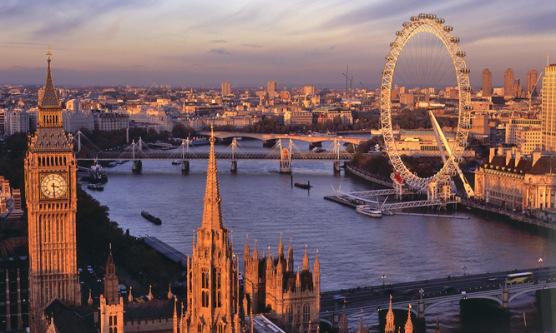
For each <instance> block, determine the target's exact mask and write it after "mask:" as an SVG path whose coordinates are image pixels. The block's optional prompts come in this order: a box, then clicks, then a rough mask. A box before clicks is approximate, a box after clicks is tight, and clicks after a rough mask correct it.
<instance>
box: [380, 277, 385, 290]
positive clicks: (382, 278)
mask: <svg viewBox="0 0 556 333" xmlns="http://www.w3.org/2000/svg"><path fill="white" fill-rule="evenodd" d="M380 279H381V280H382V288H384V280H386V274H382V275H381V276H380Z"/></svg>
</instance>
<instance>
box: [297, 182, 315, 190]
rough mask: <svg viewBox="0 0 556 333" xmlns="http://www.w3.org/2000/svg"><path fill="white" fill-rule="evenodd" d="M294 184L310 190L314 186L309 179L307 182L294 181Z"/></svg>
mask: <svg viewBox="0 0 556 333" xmlns="http://www.w3.org/2000/svg"><path fill="white" fill-rule="evenodd" d="M293 186H295V187H297V188H301V189H304V190H310V189H311V187H313V186H312V185H311V182H310V181H307V183H294V184H293Z"/></svg>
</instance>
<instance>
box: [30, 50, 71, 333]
mask: <svg viewBox="0 0 556 333" xmlns="http://www.w3.org/2000/svg"><path fill="white" fill-rule="evenodd" d="M50 63H51V59H50V56H49V57H48V70H47V75H46V83H45V86H44V94H43V96H42V98H41V99H40V101H39V118H38V128H37V131H36V133H35V134H34V135H33V136H31V137H30V138H29V142H28V149H27V156H26V158H25V193H26V203H27V219H28V241H29V288H30V297H29V299H30V311H29V316H30V328H31V332H36V333H43V332H45V331H46V330H47V326H46V321H45V320H44V310H45V308H46V306H47V305H48V304H49V303H50V302H52V301H53V300H55V299H58V300H60V301H62V302H63V303H64V304H65V305H68V306H78V305H80V304H81V290H80V285H79V277H78V273H77V255H76V235H75V213H76V207H77V194H76V161H75V155H74V153H73V143H72V139H71V138H70V137H69V136H68V135H66V133H65V132H64V129H63V128H62V108H61V104H60V101H59V100H58V96H57V93H56V90H55V88H54V83H53V80H52V73H51V68H50Z"/></svg>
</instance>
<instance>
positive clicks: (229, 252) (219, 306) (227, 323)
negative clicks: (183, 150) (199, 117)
mask: <svg viewBox="0 0 556 333" xmlns="http://www.w3.org/2000/svg"><path fill="white" fill-rule="evenodd" d="M214 141H215V139H214V135H212V136H211V138H210V153H209V160H208V168H207V184H206V189H205V198H204V207H203V217H202V221H201V226H200V227H199V228H198V229H197V237H196V239H195V240H194V243H193V253H192V256H191V257H189V258H188V260H187V278H186V279H187V310H186V311H185V312H184V313H183V315H182V316H181V319H180V323H179V325H178V326H179V327H178V329H177V332H175V333H185V332H198V333H213V332H218V333H232V332H233V333H238V332H241V331H242V327H243V318H242V316H241V315H240V305H241V300H240V289H239V260H238V257H237V256H236V255H235V254H234V252H233V248H232V243H231V241H230V239H229V235H228V230H227V229H226V228H225V227H224V225H223V222H222V209H221V207H220V201H221V197H220V185H219V184H218V170H217V167H216V158H215V156H214V155H215V154H214Z"/></svg>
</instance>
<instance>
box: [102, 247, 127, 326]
mask: <svg viewBox="0 0 556 333" xmlns="http://www.w3.org/2000/svg"><path fill="white" fill-rule="evenodd" d="M99 303H100V322H99V326H100V333H124V298H123V297H122V296H121V295H120V292H119V289H118V276H117V275H116V265H115V264H114V258H113V257H112V250H110V254H109V255H108V260H107V261H106V270H105V274H104V293H103V294H102V295H100V300H99Z"/></svg>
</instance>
